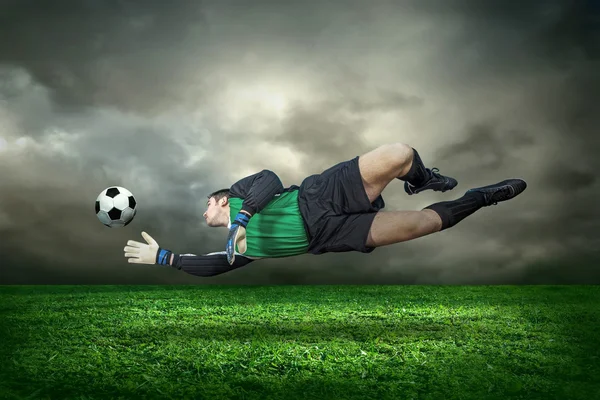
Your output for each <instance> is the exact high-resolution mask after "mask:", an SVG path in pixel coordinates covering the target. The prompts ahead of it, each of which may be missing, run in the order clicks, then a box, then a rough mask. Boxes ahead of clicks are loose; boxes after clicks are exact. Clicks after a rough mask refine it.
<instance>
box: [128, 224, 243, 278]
mask: <svg viewBox="0 0 600 400" xmlns="http://www.w3.org/2000/svg"><path fill="white" fill-rule="evenodd" d="M142 237H143V238H144V240H145V241H146V243H141V242H137V241H135V240H129V241H127V246H125V248H124V249H123V250H124V252H125V258H127V259H128V260H127V261H128V262H129V263H131V264H159V265H169V266H172V267H173V268H177V269H179V270H182V271H184V272H186V273H188V274H191V275H196V276H215V275H219V274H223V273H225V272H229V271H231V270H234V269H236V268H239V267H243V266H244V265H247V264H249V263H251V262H252V261H254V260H253V259H251V258H248V257H244V256H243V255H240V254H237V257H236V259H235V261H234V262H233V264H230V263H229V261H228V260H227V254H226V253H225V252H224V251H223V252H218V253H209V254H205V255H200V256H197V255H195V254H175V253H173V252H171V251H170V250H167V249H162V248H161V247H160V246H159V245H158V243H157V242H156V240H154V239H153V238H152V237H151V236H150V235H148V234H147V233H146V232H142Z"/></svg>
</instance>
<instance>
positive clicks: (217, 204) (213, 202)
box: [202, 189, 229, 227]
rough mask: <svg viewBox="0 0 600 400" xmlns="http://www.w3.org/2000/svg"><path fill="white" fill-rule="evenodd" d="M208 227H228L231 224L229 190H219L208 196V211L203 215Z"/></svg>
mask: <svg viewBox="0 0 600 400" xmlns="http://www.w3.org/2000/svg"><path fill="white" fill-rule="evenodd" d="M202 216H203V217H204V219H206V223H207V224H208V226H212V227H217V226H224V227H227V224H228V223H229V189H221V190H217V191H216V192H213V193H211V194H209V195H208V201H207V202H206V211H205V212H204V214H202Z"/></svg>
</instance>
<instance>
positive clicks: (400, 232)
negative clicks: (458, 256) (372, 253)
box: [366, 179, 527, 247]
mask: <svg viewBox="0 0 600 400" xmlns="http://www.w3.org/2000/svg"><path fill="white" fill-rule="evenodd" d="M526 187H527V184H526V183H525V181H523V180H521V179H509V180H506V181H502V182H500V183H497V184H495V185H489V186H484V187H481V188H476V189H470V190H468V191H467V192H466V193H465V195H464V196H462V197H461V198H459V199H456V200H453V201H442V202H439V203H435V204H432V205H430V206H428V207H426V208H425V209H423V210H421V211H390V212H383V211H380V212H379V213H377V214H376V215H375V218H374V219H373V223H372V225H371V228H370V230H369V234H368V238H367V242H366V246H367V247H381V246H386V245H389V244H394V243H400V242H405V241H408V240H412V239H416V238H419V237H422V236H426V235H429V234H431V233H434V232H439V231H441V230H444V229H448V228H450V227H452V226H455V225H456V224H458V223H459V222H460V221H462V220H463V219H465V218H467V217H468V216H469V215H471V214H473V213H475V212H476V211H477V210H479V209H481V208H483V207H487V206H491V205H494V204H497V203H499V202H502V201H506V200H510V199H512V198H514V197H516V196H517V195H519V194H520V193H521V192H523V191H524V190H525V188H526Z"/></svg>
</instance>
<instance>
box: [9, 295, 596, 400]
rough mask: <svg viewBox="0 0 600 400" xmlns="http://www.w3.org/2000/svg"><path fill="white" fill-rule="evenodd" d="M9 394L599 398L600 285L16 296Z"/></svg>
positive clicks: (12, 300)
mask: <svg viewBox="0 0 600 400" xmlns="http://www.w3.org/2000/svg"><path fill="white" fill-rule="evenodd" d="M0 318H1V320H0V321H1V326H0V393H1V396H3V397H2V398H7V399H13V398H14V399H17V398H30V399H38V398H52V399H67V398H69V399H70V398H77V399H92V398H123V399H135V398H173V399H184V398H185V399H187V398H194V399H221V398H228V399H303V400H308V399H325V400H327V399H444V400H449V399H589V400H591V399H600V286H524V287H518V286H488V287H485V286H473V287H468V286H465V287H462V286H304V287H302V286H290V287H286V286H262V287H252V286H249V287H215V286H193V287H189V286H185V287H181V286H37V287H36V286H26V287H25V286H2V287H0Z"/></svg>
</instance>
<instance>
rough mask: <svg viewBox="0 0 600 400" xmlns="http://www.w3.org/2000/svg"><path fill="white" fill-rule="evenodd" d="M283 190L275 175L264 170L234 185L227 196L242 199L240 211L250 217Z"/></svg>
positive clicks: (279, 180)
mask: <svg viewBox="0 0 600 400" xmlns="http://www.w3.org/2000/svg"><path fill="white" fill-rule="evenodd" d="M283 189H284V188H283V183H281V179H279V177H278V176H277V174H275V173H274V172H273V171H270V170H268V169H264V170H262V171H260V172H258V173H256V174H254V175H250V176H247V177H246V178H243V179H241V180H239V181H237V182H236V183H234V184H233V185H232V186H231V188H230V189H229V195H230V197H237V198H240V199H244V201H243V202H242V209H241V211H243V212H244V213H246V214H248V215H250V216H252V215H254V214H256V213H259V212H261V211H262V210H263V209H264V208H265V207H266V206H267V204H269V202H270V201H271V200H272V199H273V197H274V196H275V195H276V194H279V193H281V192H282V191H283Z"/></svg>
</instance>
